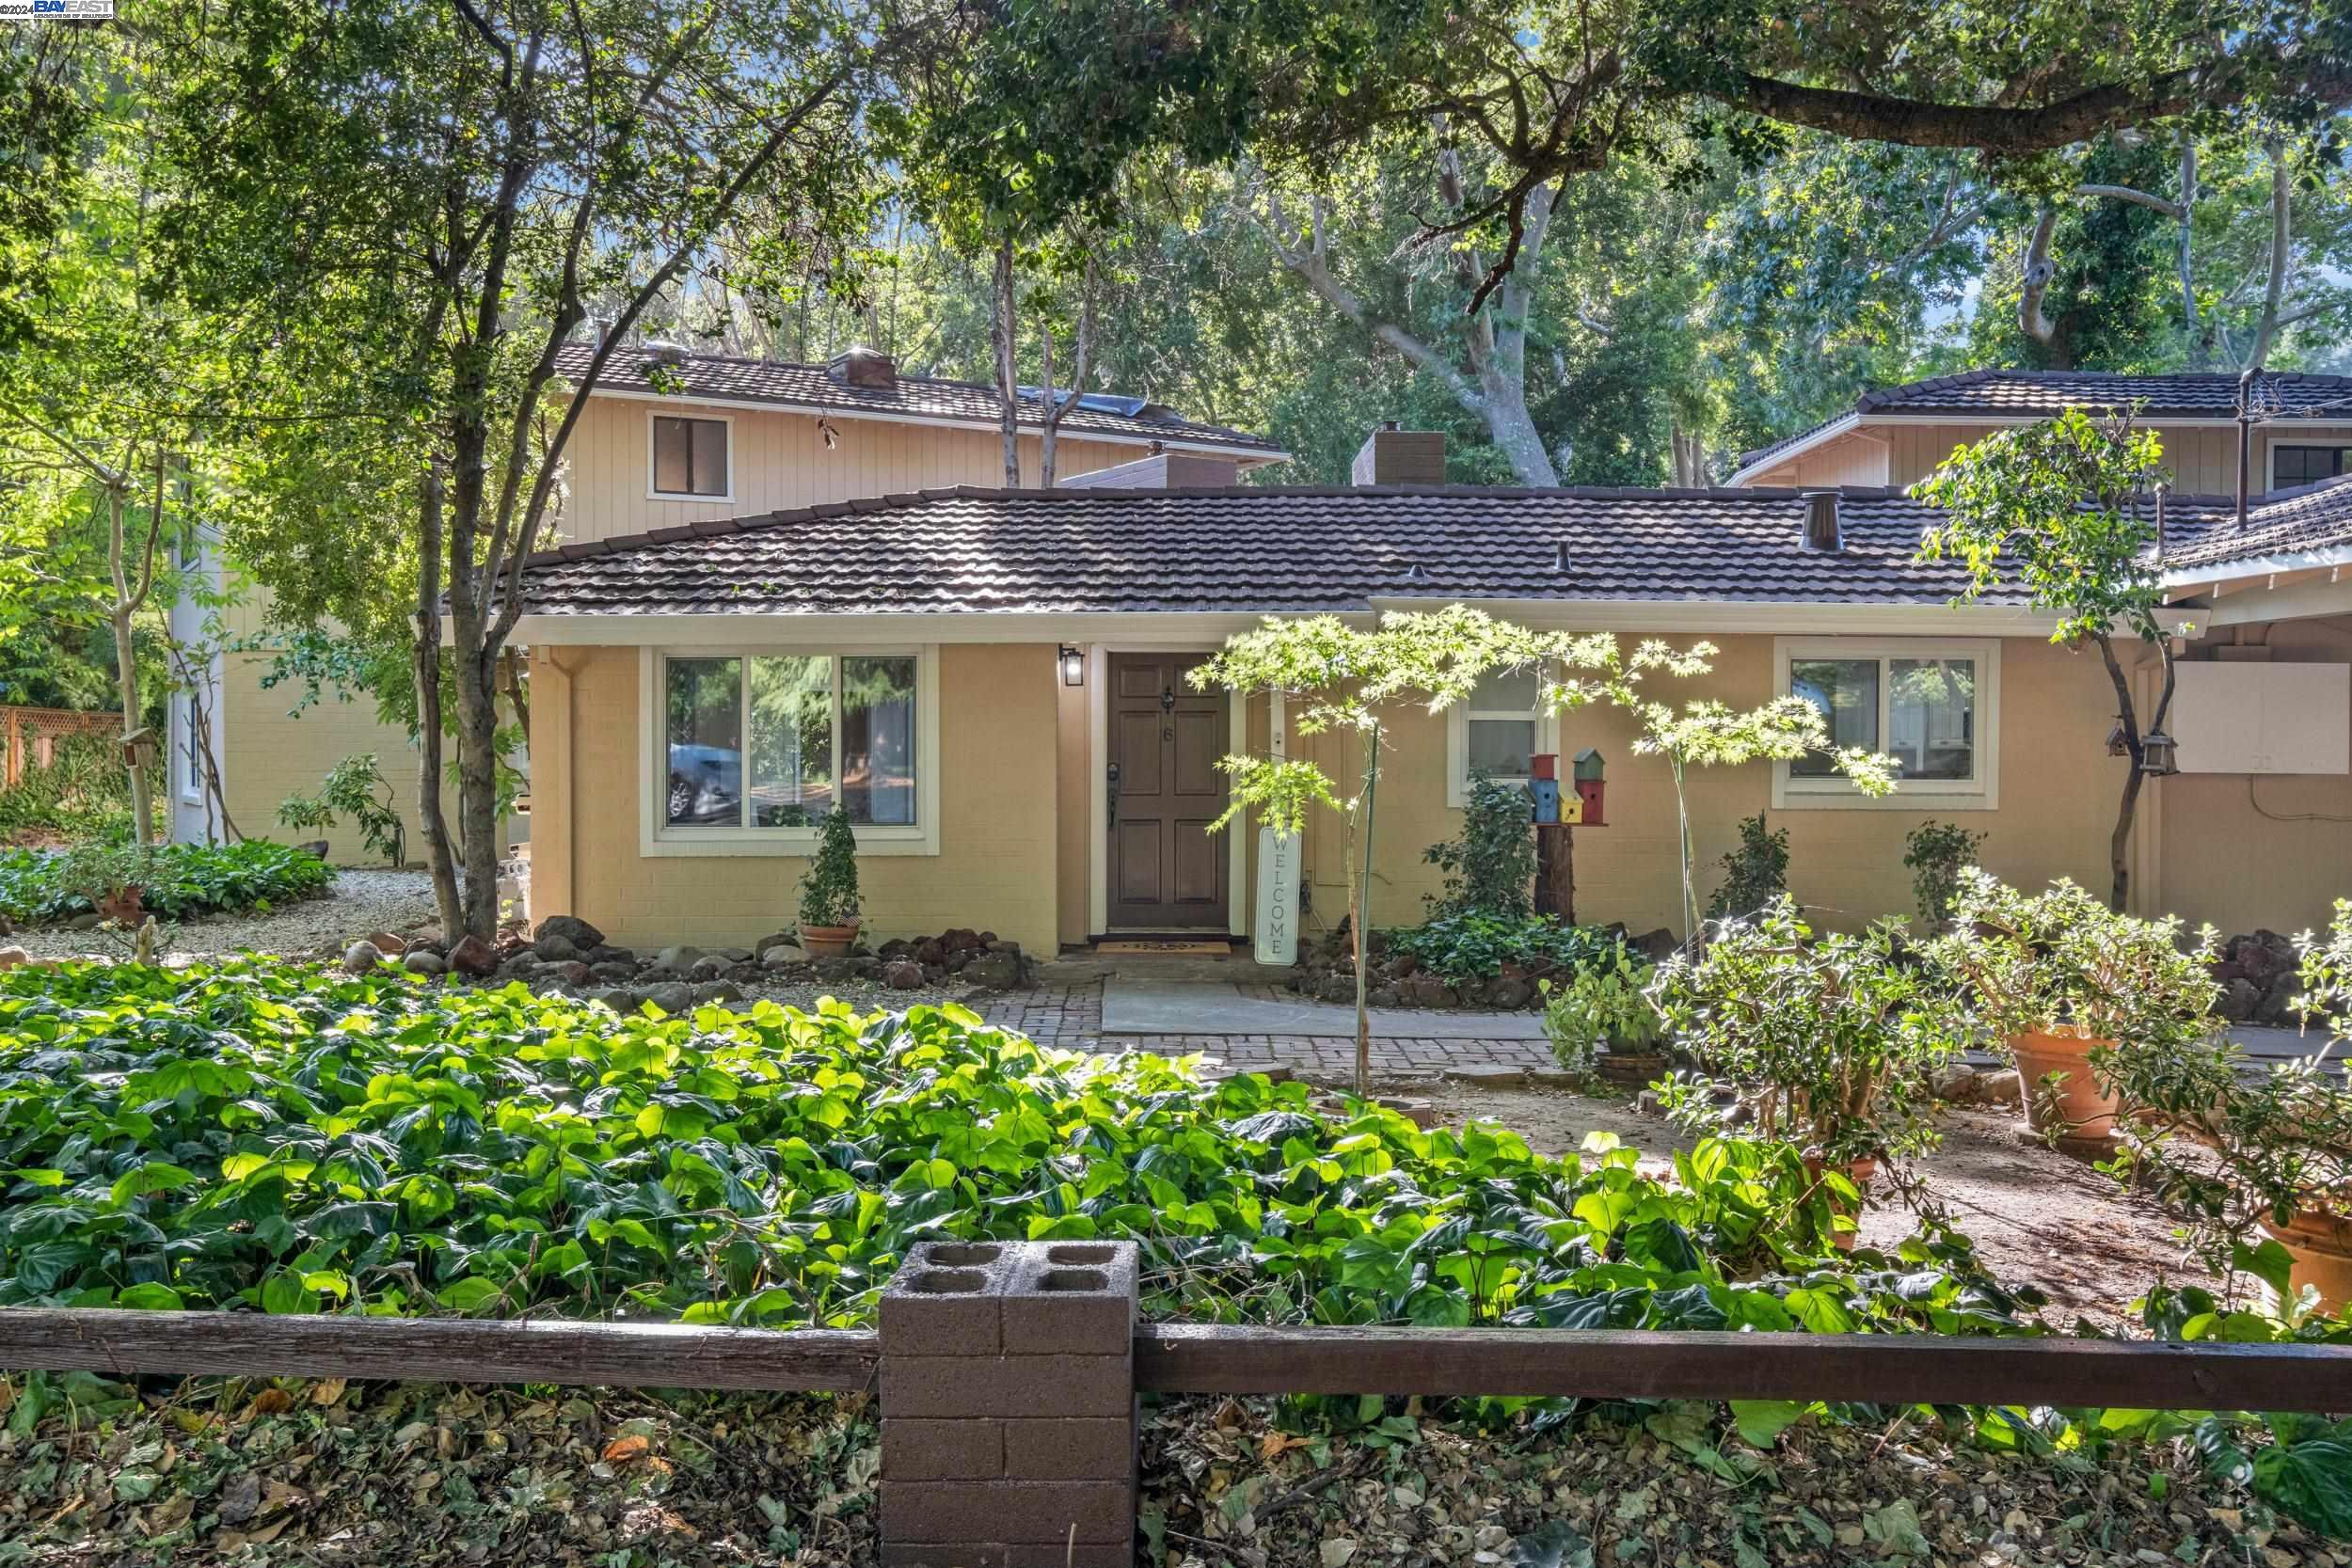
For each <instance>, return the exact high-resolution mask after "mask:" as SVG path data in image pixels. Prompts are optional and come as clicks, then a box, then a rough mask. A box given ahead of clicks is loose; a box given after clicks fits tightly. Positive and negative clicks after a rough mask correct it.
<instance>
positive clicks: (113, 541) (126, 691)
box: [106, 484, 156, 848]
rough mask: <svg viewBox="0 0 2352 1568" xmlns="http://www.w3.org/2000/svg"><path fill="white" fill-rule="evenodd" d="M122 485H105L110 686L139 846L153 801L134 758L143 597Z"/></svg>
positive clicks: (146, 837)
mask: <svg viewBox="0 0 2352 1568" xmlns="http://www.w3.org/2000/svg"><path fill="white" fill-rule="evenodd" d="M122 496H123V486H121V485H119V484H109V485H107V486H106V564H107V567H108V568H109V570H110V571H111V572H112V573H113V576H114V586H115V597H114V603H113V604H112V605H110V606H109V607H108V611H107V617H106V619H107V621H108V622H109V623H110V625H111V626H112V628H113V631H114V638H115V687H116V689H117V690H118V691H119V692H120V693H121V697H122V750H123V754H124V756H125V757H126V758H128V759H129V762H130V770H131V831H132V832H133V833H134V834H135V836H136V840H137V843H138V844H139V846H140V847H142V848H144V847H146V846H148V845H150V844H152V843H154V842H155V802H154V800H153V798H152V797H151V796H150V795H149V794H148V789H147V765H146V764H145V763H143V762H140V761H139V760H138V758H139V757H140V756H141V755H142V754H143V752H144V748H143V747H142V746H141V744H140V743H141V741H142V740H143V739H144V737H145V733H146V728H147V726H146V725H145V724H143V723H141V722H140V721H139V667H138V661H137V658H136V657H135V653H134V651H133V648H132V645H131V620H132V617H133V616H135V615H136V614H137V613H138V608H139V604H140V602H141V601H142V600H143V599H145V598H146V596H147V594H146V591H145V589H144V587H142V588H141V590H140V591H139V592H138V593H136V594H134V593H133V592H132V591H131V577H130V562H128V561H126V560H125V559H124V557H125V554H126V552H127V550H128V547H129V546H128V542H127V541H126V539H125V538H124V535H123V529H122ZM155 531H156V530H155V519H153V518H150V519H149V520H148V532H149V543H148V551H149V556H150V562H149V566H150V570H151V569H152V565H153V561H152V556H153V551H154V541H153V535H154V533H155Z"/></svg>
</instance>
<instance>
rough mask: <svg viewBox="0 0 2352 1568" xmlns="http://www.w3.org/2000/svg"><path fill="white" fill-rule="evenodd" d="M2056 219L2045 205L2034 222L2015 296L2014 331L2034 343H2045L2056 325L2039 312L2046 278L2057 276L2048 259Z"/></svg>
mask: <svg viewBox="0 0 2352 1568" xmlns="http://www.w3.org/2000/svg"><path fill="white" fill-rule="evenodd" d="M2057 230H2058V206H2057V204H2056V203H2055V202H2052V203H2045V204H2044V205H2043V207H2042V212H2041V214H2040V215H2039V216H2037V217H2036V218H2035V219H2034V225H2033V238H2032V240H2031V241H2029V242H2028V243H2027V244H2026V262H2025V271H2024V274H2023V277H2022V279H2021V281H2022V284H2023V287H2021V288H2020V289H2019V291H2018V294H2017V325H2018V328H2019V329H2020V330H2021V331H2023V332H2024V333H2025V334H2026V337H2028V338H2031V339H2032V340H2033V341H2035V342H2037V343H2047V342H2048V341H2050V340H2051V339H2052V338H2053V337H2055V336H2056V335H2057V333H2058V324H2057V323H2055V322H2053V321H2051V320H2050V318H2049V317H2048V316H2046V315H2044V314H2043V313H2042V296H2043V295H2044V294H2046V293H2049V290H2050V279H2051V278H2053V277H2057V276H2058V263H2057V262H2055V261H2051V260H2050V236H2051V235H2052V234H2054V233H2056V232H2057Z"/></svg>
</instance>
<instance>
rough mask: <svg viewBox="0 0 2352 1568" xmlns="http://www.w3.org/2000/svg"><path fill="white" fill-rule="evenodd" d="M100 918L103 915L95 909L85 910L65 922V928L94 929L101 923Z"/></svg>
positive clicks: (71, 929)
mask: <svg viewBox="0 0 2352 1568" xmlns="http://www.w3.org/2000/svg"><path fill="white" fill-rule="evenodd" d="M102 919H103V917H102V916H101V915H100V914H99V913H98V911H96V910H85V911H82V912H81V913H80V914H77V915H75V916H74V917H73V918H72V919H71V920H69V921H67V922H66V923H65V924H66V929H68V930H70V931H95V930H96V929H98V927H99V926H100V925H101V923H102Z"/></svg>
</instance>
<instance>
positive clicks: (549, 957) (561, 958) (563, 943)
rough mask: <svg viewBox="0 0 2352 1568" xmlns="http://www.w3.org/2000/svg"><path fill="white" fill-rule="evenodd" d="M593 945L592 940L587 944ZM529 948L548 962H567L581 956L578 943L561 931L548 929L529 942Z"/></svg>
mask: <svg viewBox="0 0 2352 1568" xmlns="http://www.w3.org/2000/svg"><path fill="white" fill-rule="evenodd" d="M589 945H590V946H591V947H593V946H595V945H596V944H595V943H594V942H591V943H590V944H589ZM531 950H532V952H533V953H536V954H538V955H539V957H540V958H542V959H544V960H545V961H546V962H548V963H569V962H571V961H572V960H573V959H575V958H580V957H582V956H583V954H582V949H581V947H580V943H578V942H574V941H573V940H572V939H571V938H569V937H567V936H565V935H564V933H563V932H561V931H549V932H548V933H547V934H545V935H544V936H542V937H540V939H539V940H538V941H537V942H532V944H531Z"/></svg>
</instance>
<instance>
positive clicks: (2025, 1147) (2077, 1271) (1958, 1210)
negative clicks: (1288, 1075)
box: [1411, 1084, 2219, 1328]
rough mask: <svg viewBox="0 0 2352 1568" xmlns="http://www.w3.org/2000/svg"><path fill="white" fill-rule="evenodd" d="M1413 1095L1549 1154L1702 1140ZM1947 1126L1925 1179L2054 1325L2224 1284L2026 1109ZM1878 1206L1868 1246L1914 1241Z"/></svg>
mask: <svg viewBox="0 0 2352 1568" xmlns="http://www.w3.org/2000/svg"><path fill="white" fill-rule="evenodd" d="M1411 1093H1412V1094H1413V1096H1414V1097H1415V1098H1417V1099H1426V1100H1428V1101H1431V1102H1432V1104H1433V1105H1434V1106H1435V1108H1436V1109H1437V1111H1438V1116H1439V1117H1440V1118H1441V1120H1443V1121H1444V1122H1446V1123H1448V1124H1451V1125H1456V1126H1458V1125H1460V1123H1461V1122H1462V1121H1463V1120H1465V1119H1467V1118H1469V1117H1486V1118H1487V1119H1489V1120H1493V1121H1499V1122H1501V1123H1502V1124H1503V1125H1504V1126H1506V1127H1509V1128H1511V1129H1512V1130H1514V1131H1515V1132H1518V1134H1519V1135H1520V1136H1521V1137H1523V1138H1525V1139H1526V1140H1527V1141H1528V1143H1529V1145H1530V1146H1531V1147H1532V1148H1535V1149H1536V1150H1538V1151H1539V1152H1542V1153H1546V1154H1563V1153H1567V1152H1570V1151H1572V1150H1574V1149H1575V1148H1578V1147H1579V1146H1580V1145H1581V1144H1582V1143H1583V1141H1584V1134H1585V1133H1586V1132H1594V1131H1600V1132H1614V1133H1615V1134H1616V1135H1617V1136H1618V1137H1619V1138H1620V1139H1621V1140H1623V1141H1624V1142H1625V1143H1626V1144H1627V1145H1628V1146H1629V1147H1631V1148H1638V1149H1640V1150H1641V1151H1642V1154H1643V1164H1644V1166H1645V1168H1646V1169H1651V1170H1656V1171H1660V1172H1663V1171H1664V1170H1666V1169H1667V1168H1668V1167H1669V1164H1670V1161H1671V1159H1672V1157H1673V1154H1674V1152H1675V1150H1676V1149H1677V1148H1689V1147H1690V1145H1691V1143H1692V1138H1691V1137H1690V1136H1689V1135H1687V1134H1685V1133H1681V1132H1677V1130H1676V1129H1675V1128H1674V1127H1673V1126H1672V1125H1670V1124H1669V1123H1668V1122H1666V1121H1665V1120H1664V1119H1663V1118H1662V1117H1653V1116H1645V1115H1643V1114H1642V1113H1641V1112H1640V1111H1638V1110H1636V1109H1635V1107H1634V1103H1633V1101H1632V1100H1631V1099H1630V1098H1625V1099H1614V1098H1610V1099H1603V1098H1595V1097H1588V1096H1584V1095H1578V1094H1569V1093H1565V1092H1563V1091H1557V1090H1549V1089H1503V1088H1490V1087H1487V1086H1486V1085H1462V1084H1439V1085H1434V1086H1432V1085H1419V1084H1417V1085H1414V1087H1413V1088H1412V1090H1411ZM1942 1126H1943V1132H1944V1143H1943V1146H1942V1147H1941V1148H1937V1149H1936V1150H1935V1151H1934V1152H1932V1153H1931V1154H1929V1155H1927V1156H1925V1157H1924V1158H1923V1159H1921V1160H1920V1162H1919V1164H1918V1174H1919V1175H1920V1176H1921V1177H1922V1178H1923V1179H1924V1180H1925V1181H1926V1183H1927V1185H1928V1187H1929V1189H1930V1190H1931V1193H1932V1195H1933V1196H1934V1198H1935V1199H1936V1200H1937V1201H1939V1202H1941V1203H1942V1204H1943V1205H1944V1206H1945V1207H1946V1208H1947V1209H1948V1210H1949V1211H1950V1213H1951V1218H1952V1221H1953V1223H1954V1224H1955V1225H1957V1226H1958V1227H1959V1228H1960V1229H1961V1230H1962V1231H1963V1232H1964V1233H1965V1234H1966V1235H1968V1236H1969V1237H1970V1238H1971V1239H1972V1240H1973V1241H1975V1243H1977V1249H1978V1252H1979V1255H1980V1256H1982V1257H1983V1259H1985V1261H1986V1263H1987V1265H1988V1266H1989V1267H1990V1268H1991V1269H1992V1270H1993V1272H1994V1275H1996V1276H1998V1277H1999V1278H2000V1279H2002V1280H2003V1281H2004V1282H2006V1283H2010V1284H2026V1283H2030V1284H2034V1285H2038V1286H2040V1287H2041V1288H2042V1290H2043V1291H2046V1292H2048V1294H2049V1297H2050V1306H2049V1307H2047V1308H2045V1309H2044V1310H2045V1312H2046V1314H2047V1315H2048V1316H2049V1317H2050V1319H2051V1320H2052V1321H2053V1322H2055V1323H2061V1324H2065V1323H2072V1322H2073V1320H2074V1319H2075V1318H2077V1317H2082V1318H2088V1319H2090V1321H2091V1322H2093V1323H2098V1324H2100V1325H2101V1326H2103V1327H2108V1328H2117V1327H2122V1326H2125V1325H2127V1324H2129V1323H2132V1322H2133V1320H2132V1318H2131V1316H2130V1313H2129V1307H2130V1304H2131V1303H2132V1301H2133V1300H2134V1299H2135V1298H2137V1296H2138V1295H2139V1294H2140V1293H2141V1292H2142V1291H2146V1290H2147V1289H2148V1287H2149V1286H2151V1285H2153V1284H2156V1283H2158V1282H2160V1281H2161V1282H2166V1283H2172V1284H2179V1283H2183V1282H2189V1283H2199V1284H2203V1285H2207V1286H2209V1287H2216V1288H2217V1286H2218V1283H2219V1282H2218V1281H2217V1280H2216V1279H2215V1278H2214V1277H2213V1275H2211V1274H2210V1273H2208V1272H2207V1271H2206V1270H2205V1269H2204V1268H2203V1267H2202V1266H2201V1265H2200V1264H2198V1263H2197V1262H2196V1261H2195V1260H2194V1259H2184V1257H2183V1256H2182V1249H2181V1244H2180V1243H2179V1242H2178V1240H2176V1239H2175V1236H2174V1232H2175V1231H2176V1230H2177V1229H2178V1228H2179V1225H2178V1222H2176V1221H2175V1220H2173V1219H2172V1218H2170V1217H2169V1216H2168V1215H2167V1214H2166V1213H2165V1212H2163V1211H2162V1210H2161V1209H2159V1208H2157V1207H2156V1206H2155V1205H2154V1204H2153V1203H2151V1202H2149V1201H2148V1200H2147V1199H2146V1198H2144V1197H2142V1196H2138V1195H2137V1194H2134V1193H2128V1192H2126V1191H2124V1190H2123V1189H2122V1188H2121V1187H2119V1186H2118V1185H2117V1184H2116V1182H2115V1181H2114V1180H2111V1179H2110V1178H2108V1177H2106V1176H2104V1175H2102V1174H2100V1172H2099V1171H2098V1170H2096V1169H2094V1168H2093V1167H2092V1166H2091V1165H2090V1164H2086V1163H2084V1162H2082V1161H2079V1160H2074V1159H2071V1158H2069V1157H2068V1156H2066V1155H2063V1154H2060V1153H2058V1152H2057V1151H2056V1150H2054V1149H2052V1148H2049V1147H2048V1146H2046V1145H2045V1144H2043V1143H2042V1142H2041V1141H2039V1140H2038V1139H2035V1138H2034V1137H2032V1136H2031V1135H2030V1134H2029V1133H2028V1132H2026V1124H2025V1118H2024V1117H2023V1116H2022V1115H2021V1114H2020V1113H2018V1112H2016V1111H2003V1110H1994V1111H1952V1112H1948V1113H1947V1114H1946V1116H1945V1117H1944V1118H1943V1123H1942ZM1869 1199H1870V1202H1869V1207H1868V1208H1867V1210H1866V1211H1865V1212H1864V1214H1863V1216H1862V1240H1863V1241H1864V1242H1865V1243H1869V1244H1877V1245H1892V1244H1893V1243H1897V1242H1899V1241H1901V1240H1902V1239H1903V1238H1904V1237H1905V1236H1907V1235H1909V1234H1911V1232H1912V1230H1913V1228H1914V1227H1915V1218H1914V1216H1913V1215H1912V1214H1911V1212H1909V1211H1908V1210H1906V1209H1903V1208H1902V1207H1900V1206H1899V1203H1898V1202H1897V1201H1896V1199H1895V1198H1894V1196H1893V1194H1892V1192H1891V1190H1889V1188H1888V1187H1887V1184H1886V1183H1883V1182H1881V1183H1880V1184H1879V1185H1878V1187H1877V1189H1876V1190H1875V1191H1874V1192H1872V1193H1871V1194H1870V1195H1869Z"/></svg>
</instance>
